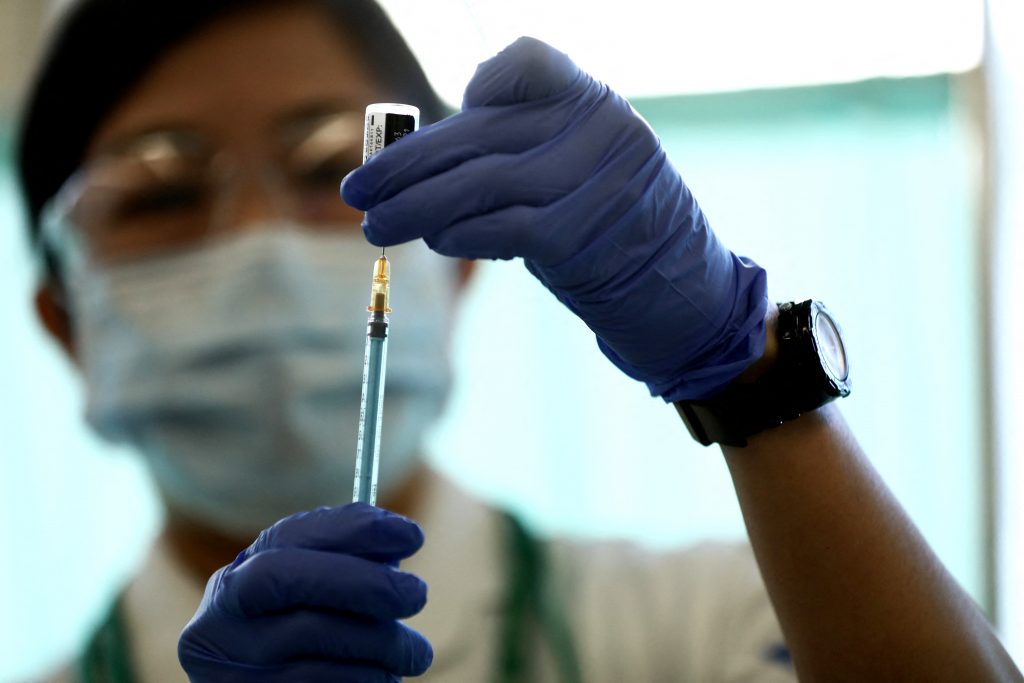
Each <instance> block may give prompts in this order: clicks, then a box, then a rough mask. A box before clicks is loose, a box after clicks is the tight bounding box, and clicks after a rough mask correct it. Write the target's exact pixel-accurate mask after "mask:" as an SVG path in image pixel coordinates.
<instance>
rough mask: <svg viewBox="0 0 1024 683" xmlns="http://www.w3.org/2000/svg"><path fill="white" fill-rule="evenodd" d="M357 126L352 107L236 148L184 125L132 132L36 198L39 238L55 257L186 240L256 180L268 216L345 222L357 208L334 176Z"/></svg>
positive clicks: (226, 212)
mask: <svg viewBox="0 0 1024 683" xmlns="http://www.w3.org/2000/svg"><path fill="white" fill-rule="evenodd" d="M362 126H363V116H362V113H361V112H354V111H342V112H330V113H323V112H321V113H318V114H316V115H310V116H306V117H303V118H302V119H299V120H296V121H292V122H289V123H288V124H286V125H285V126H283V127H282V128H281V130H280V131H279V133H280V134H279V135H278V136H277V139H275V140H273V141H272V144H271V145H270V146H269V148H268V150H269V153H267V152H262V153H260V154H247V155H245V156H243V155H240V154H239V153H237V151H234V150H227V149H218V148H216V147H215V146H214V145H212V144H211V143H210V142H209V140H208V139H207V138H205V137H204V136H203V135H202V134H200V133H198V132H196V131H193V130H188V129H173V130H159V131H153V132H149V133H145V134H142V135H139V136H137V137H135V138H133V139H130V140H127V141H125V142H123V143H121V144H119V145H117V146H116V147H115V148H113V149H110V150H107V151H105V152H104V153H102V154H100V155H98V156H97V157H96V158H94V159H93V160H91V161H89V162H88V163H86V164H85V165H84V166H83V167H82V168H80V169H79V170H78V171H77V172H75V173H74V174H73V175H72V176H71V178H69V179H68V181H67V182H66V183H65V184H64V186H63V187H62V188H61V190H60V191H59V192H58V193H57V195H56V196H55V197H54V199H52V200H51V201H50V202H49V204H48V205H47V206H46V207H45V208H44V211H43V214H42V226H43V235H44V240H46V244H47V246H48V247H49V248H50V249H52V250H53V253H54V255H55V256H56V257H57V258H58V259H59V260H61V261H65V260H68V259H83V258H84V259H87V260H88V261H89V262H91V263H96V264H112V263H117V262H123V261H131V260H137V259H142V258H146V257H149V256H153V255H156V254H160V253H163V252H168V251H175V250H180V249H183V248H189V247H193V246H196V245H197V244H198V243H200V242H202V241H204V240H207V239H210V238H211V237H212V236H215V235H217V234H219V233H223V232H224V231H227V230H230V229H231V228H232V227H233V226H234V225H236V224H237V223H238V222H239V217H240V214H241V213H242V212H243V211H244V210H245V206H244V204H245V202H248V201H252V200H253V199H252V197H253V196H254V195H253V191H254V190H257V189H258V190H259V194H258V196H259V200H260V201H262V202H266V203H268V205H269V206H267V207H265V209H269V210H271V211H272V212H273V213H274V215H275V216H278V217H288V218H293V219H296V220H297V221H300V222H301V223H302V224H303V225H308V226H311V227H314V226H315V227H317V228H318V229H340V228H342V227H343V226H350V225H352V224H353V222H355V221H358V213H356V212H355V210H354V209H352V208H350V207H348V206H347V205H346V204H345V203H344V202H343V201H342V200H341V198H340V197H339V195H338V185H339V183H340V182H341V179H342V178H343V177H344V176H345V174H347V173H348V172H349V171H351V170H352V169H354V168H355V167H356V166H358V165H359V164H360V163H361V161H362V139H363V130H362ZM254 183H255V184H254Z"/></svg>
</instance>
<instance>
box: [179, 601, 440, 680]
mask: <svg viewBox="0 0 1024 683" xmlns="http://www.w3.org/2000/svg"><path fill="white" fill-rule="evenodd" d="M228 629H231V630H232V637H230V638H226V637H224V634H225V633H226V632H227V631H228ZM178 657H179V659H181V660H182V664H183V665H186V668H189V665H190V664H191V662H192V661H195V660H202V661H203V662H204V663H209V662H211V661H223V662H230V664H231V666H233V667H239V668H246V669H254V670H261V669H269V668H274V667H282V666H287V665H289V664H294V663H299V662H307V661H316V662H324V663H327V662H334V663H335V665H351V664H357V665H361V666H368V667H372V668H374V669H377V670H379V671H382V672H385V673H389V674H392V675H396V676H418V675H420V674H422V673H423V672H424V671H426V670H427V669H428V668H429V667H430V664H431V662H432V661H433V658H434V652H433V649H432V648H431V646H430V643H429V642H428V641H427V639H426V638H424V637H423V636H422V635H421V634H420V633H418V632H416V631H414V630H413V629H411V628H409V627H408V626H406V625H405V624H402V623H400V622H397V621H394V620H379V619H364V618H361V617H357V616H354V615H345V614H333V613H328V612H319V611H314V610H296V611H292V612H288V613H285V614H276V615H271V616H263V617H255V618H251V619H247V620H245V621H244V622H238V621H234V620H230V619H229V618H225V617H222V618H221V619H215V620H212V621H210V622H207V623H205V624H204V625H203V626H202V627H201V628H197V627H196V626H194V625H193V624H190V625H189V626H188V627H186V629H185V632H184V633H183V634H182V638H181V640H180V641H179V647H178ZM189 670H191V669H189ZM286 680H296V679H286ZM335 680H345V679H338V678H336V679H335Z"/></svg>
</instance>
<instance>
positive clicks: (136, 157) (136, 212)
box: [58, 133, 214, 263]
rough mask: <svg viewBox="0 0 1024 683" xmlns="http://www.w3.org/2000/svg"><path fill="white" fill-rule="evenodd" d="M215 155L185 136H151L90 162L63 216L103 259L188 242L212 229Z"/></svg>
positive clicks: (69, 192) (89, 253)
mask: <svg viewBox="0 0 1024 683" xmlns="http://www.w3.org/2000/svg"><path fill="white" fill-rule="evenodd" d="M211 175H212V172H211V164H210V158H209V155H208V154H206V153H204V150H203V149H202V146H201V145H199V144H197V142H196V141H195V140H192V139H189V138H188V137H187V136H180V135H175V134H173V133H156V134H152V135H147V136H145V137H143V138H140V139H138V140H136V141H134V142H133V143H132V144H130V145H127V146H124V147H122V148H120V149H119V150H117V151H115V152H111V153H108V154H105V155H103V156H101V157H99V158H98V159H96V160H95V161H93V162H91V163H90V164H88V165H87V166H86V167H84V168H83V169H82V170H81V171H80V172H79V173H77V174H76V175H75V176H74V178H73V179H72V182H71V185H70V187H69V188H66V189H65V190H62V192H61V196H60V197H59V198H60V199H61V200H62V201H60V202H59V205H60V207H61V212H62V214H63V215H61V216H59V217H58V222H59V223H60V224H61V225H63V226H64V229H65V230H70V231H73V232H74V233H75V234H74V235H73V237H74V239H73V240H62V241H64V242H68V241H71V242H74V243H77V244H80V245H81V246H82V248H84V249H85V251H86V253H85V256H86V257H87V258H88V259H89V260H90V261H94V262H98V263H111V262H118V261H123V260H130V259H135V258H139V257H142V256H146V255H149V254H152V253H153V252H157V251H164V250H171V249H176V248H181V247H184V246H188V245H189V244H191V243H193V242H195V241H196V240H199V239H202V238H203V237H204V236H205V234H206V233H207V231H208V228H209V223H210V221H209V217H210V212H211V202H212V195H213V194H214V187H213V185H214V183H213V182H212V178H211Z"/></svg>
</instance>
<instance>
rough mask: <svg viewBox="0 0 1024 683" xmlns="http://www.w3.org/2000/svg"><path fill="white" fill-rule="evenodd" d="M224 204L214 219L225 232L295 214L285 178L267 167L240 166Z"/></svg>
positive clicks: (282, 218)
mask: <svg viewBox="0 0 1024 683" xmlns="http://www.w3.org/2000/svg"><path fill="white" fill-rule="evenodd" d="M221 204H222V207H221V208H220V210H219V213H220V214H221V215H219V216H215V217H214V221H215V223H216V224H217V227H219V229H221V230H223V231H244V230H251V229H253V228H254V227H255V226H259V225H261V224H265V223H270V222H274V221H281V220H285V219H287V218H289V217H290V216H292V214H293V211H292V208H293V207H291V206H290V204H291V202H290V201H289V198H288V193H287V191H286V190H285V188H284V187H283V183H282V181H281V180H280V179H279V178H277V177H276V174H275V173H274V171H273V170H271V169H267V168H264V169H257V168H253V167H252V166H246V167H244V168H242V169H240V170H239V172H238V173H236V174H234V178H233V180H232V182H230V183H229V184H228V187H227V188H226V189H225V191H224V198H223V200H222V202H221Z"/></svg>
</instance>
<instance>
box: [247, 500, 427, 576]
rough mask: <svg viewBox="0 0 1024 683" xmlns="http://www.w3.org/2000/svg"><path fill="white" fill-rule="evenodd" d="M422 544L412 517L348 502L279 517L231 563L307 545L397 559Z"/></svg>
mask: <svg viewBox="0 0 1024 683" xmlns="http://www.w3.org/2000/svg"><path fill="white" fill-rule="evenodd" d="M422 545H423V530H422V529H421V528H420V527H419V525H418V524H416V523H415V522H413V521H412V520H410V519H408V518H406V517H402V516H401V515H397V514H395V513H393V512H388V511H387V510H384V509H381V508H378V507H374V506H372V505H367V504H366V503H350V504H348V505H342V506H338V507H322V508H317V509H316V510H310V511H309V512H300V513H298V514H295V515H291V516H289V517H286V518H284V519H282V520H281V521H279V522H277V523H276V524H274V525H273V526H271V527H270V528H268V529H264V530H263V531H262V532H261V533H260V535H259V536H258V537H257V538H256V540H255V541H254V542H253V544H252V545H250V546H249V547H248V548H246V549H245V550H244V551H242V553H241V554H239V556H238V558H237V559H236V560H235V562H234V564H233V565H232V566H237V565H239V564H241V563H242V562H244V561H245V560H246V559H248V558H249V557H251V556H253V555H255V554H257V553H260V552H262V551H264V550H268V549H271V548H308V549H313V550H325V551H334V552H339V553H344V554H346V555H354V556H356V557H362V558H364V559H367V560H374V561H377V562H397V561H398V560H401V559H404V558H406V557H409V556H411V555H413V554H414V553H415V552H416V551H417V550H419V549H420V547H422Z"/></svg>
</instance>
